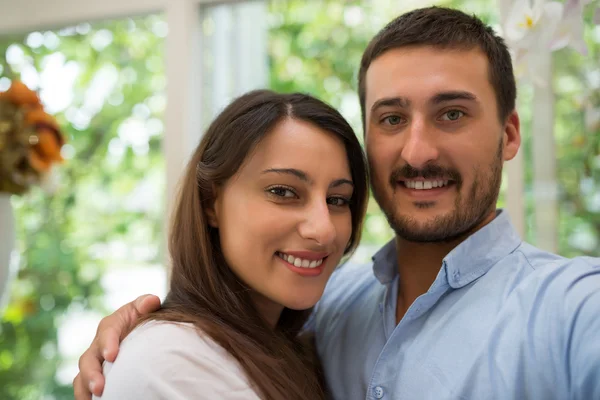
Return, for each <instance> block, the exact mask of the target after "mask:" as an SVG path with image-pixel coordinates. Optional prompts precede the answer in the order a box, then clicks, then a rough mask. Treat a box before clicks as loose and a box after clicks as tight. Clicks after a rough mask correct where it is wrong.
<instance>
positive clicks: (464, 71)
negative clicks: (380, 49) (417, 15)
mask: <svg viewBox="0 0 600 400" xmlns="http://www.w3.org/2000/svg"><path fill="white" fill-rule="evenodd" d="M365 86H366V87H365V89H366V103H367V104H366V105H367V107H370V106H371V105H372V104H373V102H375V101H377V100H378V99H380V98H386V97H397V96H400V97H403V98H407V99H409V100H410V98H411V97H414V96H416V97H422V96H435V95H436V94H438V93H439V92H443V91H467V92H474V93H477V92H478V91H481V90H482V89H483V88H484V87H485V86H490V83H489V75H488V62H487V57H486V56H485V54H484V53H483V52H482V51H480V50H478V49H473V50H450V49H436V48H432V47H416V48H415V47H408V48H399V49H392V50H388V51H387V52H385V53H383V54H382V55H380V56H379V57H377V58H376V59H375V60H374V61H373V62H372V63H371V65H370V66H369V68H368V70H367V73H366V79H365ZM488 89H489V88H488Z"/></svg>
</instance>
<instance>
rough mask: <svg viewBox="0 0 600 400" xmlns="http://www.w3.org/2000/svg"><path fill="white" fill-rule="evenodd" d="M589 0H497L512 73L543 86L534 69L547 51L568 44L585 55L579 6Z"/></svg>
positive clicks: (581, 11)
mask: <svg viewBox="0 0 600 400" xmlns="http://www.w3.org/2000/svg"><path fill="white" fill-rule="evenodd" d="M589 1H590V0H567V1H566V3H564V4H563V3H561V2H558V1H546V0H531V1H530V0H499V6H500V19H501V24H502V30H503V32H504V39H505V40H506V44H507V45H508V47H509V48H510V50H511V52H512V55H513V64H514V68H515V75H516V76H517V77H518V78H530V79H532V80H533V81H534V83H536V84H538V85H545V84H546V83H545V82H543V81H542V80H541V79H539V78H538V72H539V71H540V70H541V69H542V68H545V67H547V65H544V63H548V62H549V58H548V54H549V53H550V52H552V51H554V50H558V49H561V48H564V47H566V46H571V47H573V48H574V49H576V50H577V51H579V52H581V53H583V54H585V53H586V51H587V48H586V45H585V42H584V40H583V28H584V24H583V7H584V6H585V5H586V4H588V3H589Z"/></svg>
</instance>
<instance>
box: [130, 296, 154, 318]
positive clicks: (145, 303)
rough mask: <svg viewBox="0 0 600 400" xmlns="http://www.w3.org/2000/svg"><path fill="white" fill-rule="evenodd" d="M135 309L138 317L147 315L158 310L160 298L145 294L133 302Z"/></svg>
mask: <svg viewBox="0 0 600 400" xmlns="http://www.w3.org/2000/svg"><path fill="white" fill-rule="evenodd" d="M133 304H134V306H135V309H136V311H137V313H138V316H139V315H145V314H149V313H151V312H153V311H156V310H158V309H159V308H160V298H158V296H155V295H153V294H145V295H143V296H140V297H138V298H137V299H135V301H134V302H133Z"/></svg>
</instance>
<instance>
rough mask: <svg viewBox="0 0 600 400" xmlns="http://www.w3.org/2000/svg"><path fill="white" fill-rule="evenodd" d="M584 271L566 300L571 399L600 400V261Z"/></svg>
mask: <svg viewBox="0 0 600 400" xmlns="http://www.w3.org/2000/svg"><path fill="white" fill-rule="evenodd" d="M596 263H597V265H595V266H593V267H592V268H590V269H588V270H587V271H586V272H585V273H583V274H581V275H580V276H579V277H578V279H577V280H574V281H573V282H572V284H571V285H570V287H569V288H568V290H567V292H566V294H565V299H564V310H565V315H564V320H565V322H566V323H565V328H566V329H567V331H566V332H565V336H564V337H565V338H566V340H567V343H566V349H567V353H566V354H567V357H568V358H567V363H568V366H569V368H568V369H569V373H568V374H569V376H570V381H571V385H570V386H571V387H570V391H571V396H570V398H571V399H574V400H585V399H600V316H599V313H600V262H599V261H598V260H596Z"/></svg>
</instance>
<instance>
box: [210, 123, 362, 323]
mask: <svg viewBox="0 0 600 400" xmlns="http://www.w3.org/2000/svg"><path fill="white" fill-rule="evenodd" d="M352 193H353V184H352V176H351V173H350V168H349V165H348V159H347V155H346V150H345V148H344V145H343V143H342V141H341V140H340V139H338V138H337V137H335V136H334V135H333V134H331V133H328V132H326V131H324V130H322V129H320V128H318V127H317V126H314V125H312V124H310V123H308V122H304V121H298V120H294V119H286V120H284V121H282V122H280V123H279V124H278V125H277V126H276V127H275V128H274V129H273V130H272V131H271V132H270V133H268V134H267V135H266V136H265V137H264V139H263V140H262V141H261V142H260V144H259V145H258V146H257V147H256V148H255V149H254V151H253V152H251V154H250V155H249V156H248V158H247V159H246V160H245V162H244V163H243V164H242V166H241V168H240V169H239V171H238V172H237V173H236V174H235V175H234V176H233V177H232V178H231V179H229V180H228V181H227V183H226V184H225V185H223V186H222V187H220V188H219V189H218V190H217V196H216V200H215V204H214V209H213V210H212V212H209V214H210V215H211V216H209V220H210V221H211V225H213V226H216V227H217V228H218V230H219V237H220V240H221V248H222V250H223V254H224V256H225V260H226V261H227V263H228V265H229V266H230V267H231V269H232V270H233V271H234V272H235V273H236V275H237V276H238V277H239V278H240V279H241V280H242V281H244V282H245V283H246V284H247V285H248V286H249V287H250V288H251V289H253V290H254V292H253V295H254V299H255V301H256V303H257V307H258V309H259V311H261V313H263V314H266V315H265V316H266V317H267V319H268V320H271V322H273V323H275V322H276V320H277V318H278V317H279V313H280V312H281V310H282V307H287V308H291V309H297V310H300V309H307V308H310V307H312V306H314V305H315V304H316V302H317V301H318V300H319V298H320V297H321V295H322V294H323V290H324V288H325V284H326V283H327V280H328V279H329V277H330V276H331V273H332V272H333V270H334V269H335V267H336V265H337V264H338V263H339V261H340V259H341V257H342V255H343V253H344V250H345V248H346V246H347V245H348V242H349V240H350V236H351V233H352V220H351V212H350V207H349V202H350V200H351V198H352Z"/></svg>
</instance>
